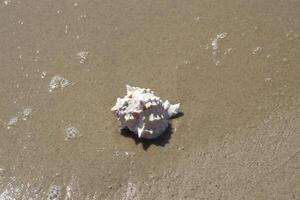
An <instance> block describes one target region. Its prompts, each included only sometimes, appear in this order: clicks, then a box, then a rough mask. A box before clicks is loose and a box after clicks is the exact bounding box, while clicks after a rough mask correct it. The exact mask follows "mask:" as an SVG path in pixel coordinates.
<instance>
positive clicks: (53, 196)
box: [47, 185, 62, 200]
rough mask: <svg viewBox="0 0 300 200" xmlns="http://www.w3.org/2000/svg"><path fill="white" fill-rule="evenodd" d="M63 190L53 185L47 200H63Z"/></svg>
mask: <svg viewBox="0 0 300 200" xmlns="http://www.w3.org/2000/svg"><path fill="white" fill-rule="evenodd" d="M61 190H62V188H61V187H60V186H57V185H51V186H50V188H49V190H48V193H47V200H61V199H62V192H61Z"/></svg>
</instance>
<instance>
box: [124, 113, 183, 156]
mask: <svg viewBox="0 0 300 200" xmlns="http://www.w3.org/2000/svg"><path fill="white" fill-rule="evenodd" d="M182 116H184V113H183V112H179V113H178V114H177V115H175V116H173V117H172V118H171V120H172V119H177V118H179V117H182ZM172 134H173V128H172V124H171V123H170V125H169V126H168V128H167V129H166V130H165V132H164V133H163V134H161V136H159V137H158V138H155V139H152V140H151V139H150V140H149V139H143V138H139V137H138V136H137V135H136V134H134V133H133V132H131V131H130V130H129V129H126V128H125V129H122V130H121V135H123V136H124V137H129V138H132V139H133V140H134V142H135V144H136V145H138V144H140V143H142V145H143V149H144V150H145V151H147V149H148V148H149V147H150V146H151V145H155V146H161V147H164V146H165V145H166V144H168V143H169V141H170V139H171V137H172Z"/></svg>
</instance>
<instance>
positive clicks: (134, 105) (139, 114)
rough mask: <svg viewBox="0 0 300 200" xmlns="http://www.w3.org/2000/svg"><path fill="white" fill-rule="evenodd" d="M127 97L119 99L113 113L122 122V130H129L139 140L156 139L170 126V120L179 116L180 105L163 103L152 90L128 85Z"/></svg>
mask: <svg viewBox="0 0 300 200" xmlns="http://www.w3.org/2000/svg"><path fill="white" fill-rule="evenodd" d="M126 88H127V95H126V96H125V97H123V98H117V102H116V105H114V106H113V107H112V109H111V111H112V112H113V113H114V114H115V116H116V117H117V119H118V120H119V121H120V122H121V128H128V129H129V130H130V131H132V132H134V133H135V134H137V135H138V137H139V138H146V139H154V138H157V137H158V136H160V135H161V134H162V133H163V132H164V131H165V130H166V128H167V127H168V126H169V119H170V118H171V117H173V116H174V115H176V114H178V112H179V107H180V104H174V105H172V104H170V103H169V101H168V100H167V101H165V102H163V101H162V100H161V99H160V98H159V97H157V96H155V95H154V92H153V91H151V90H150V89H145V88H139V87H132V86H129V85H127V86H126Z"/></svg>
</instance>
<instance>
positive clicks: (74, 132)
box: [65, 126, 80, 141]
mask: <svg viewBox="0 0 300 200" xmlns="http://www.w3.org/2000/svg"><path fill="white" fill-rule="evenodd" d="M79 136H80V131H79V130H78V129H77V128H76V127H74V126H69V127H67V128H65V140H66V141H68V140H73V139H75V138H77V137H79Z"/></svg>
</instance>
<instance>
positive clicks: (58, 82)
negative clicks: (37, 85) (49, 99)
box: [49, 75, 71, 92]
mask: <svg viewBox="0 0 300 200" xmlns="http://www.w3.org/2000/svg"><path fill="white" fill-rule="evenodd" d="M70 84H71V81H69V80H67V79H66V78H64V77H63V76H61V75H55V76H53V77H52V79H51V81H50V83H49V92H53V91H54V90H57V89H62V88H65V87H67V86H69V85H70Z"/></svg>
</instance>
